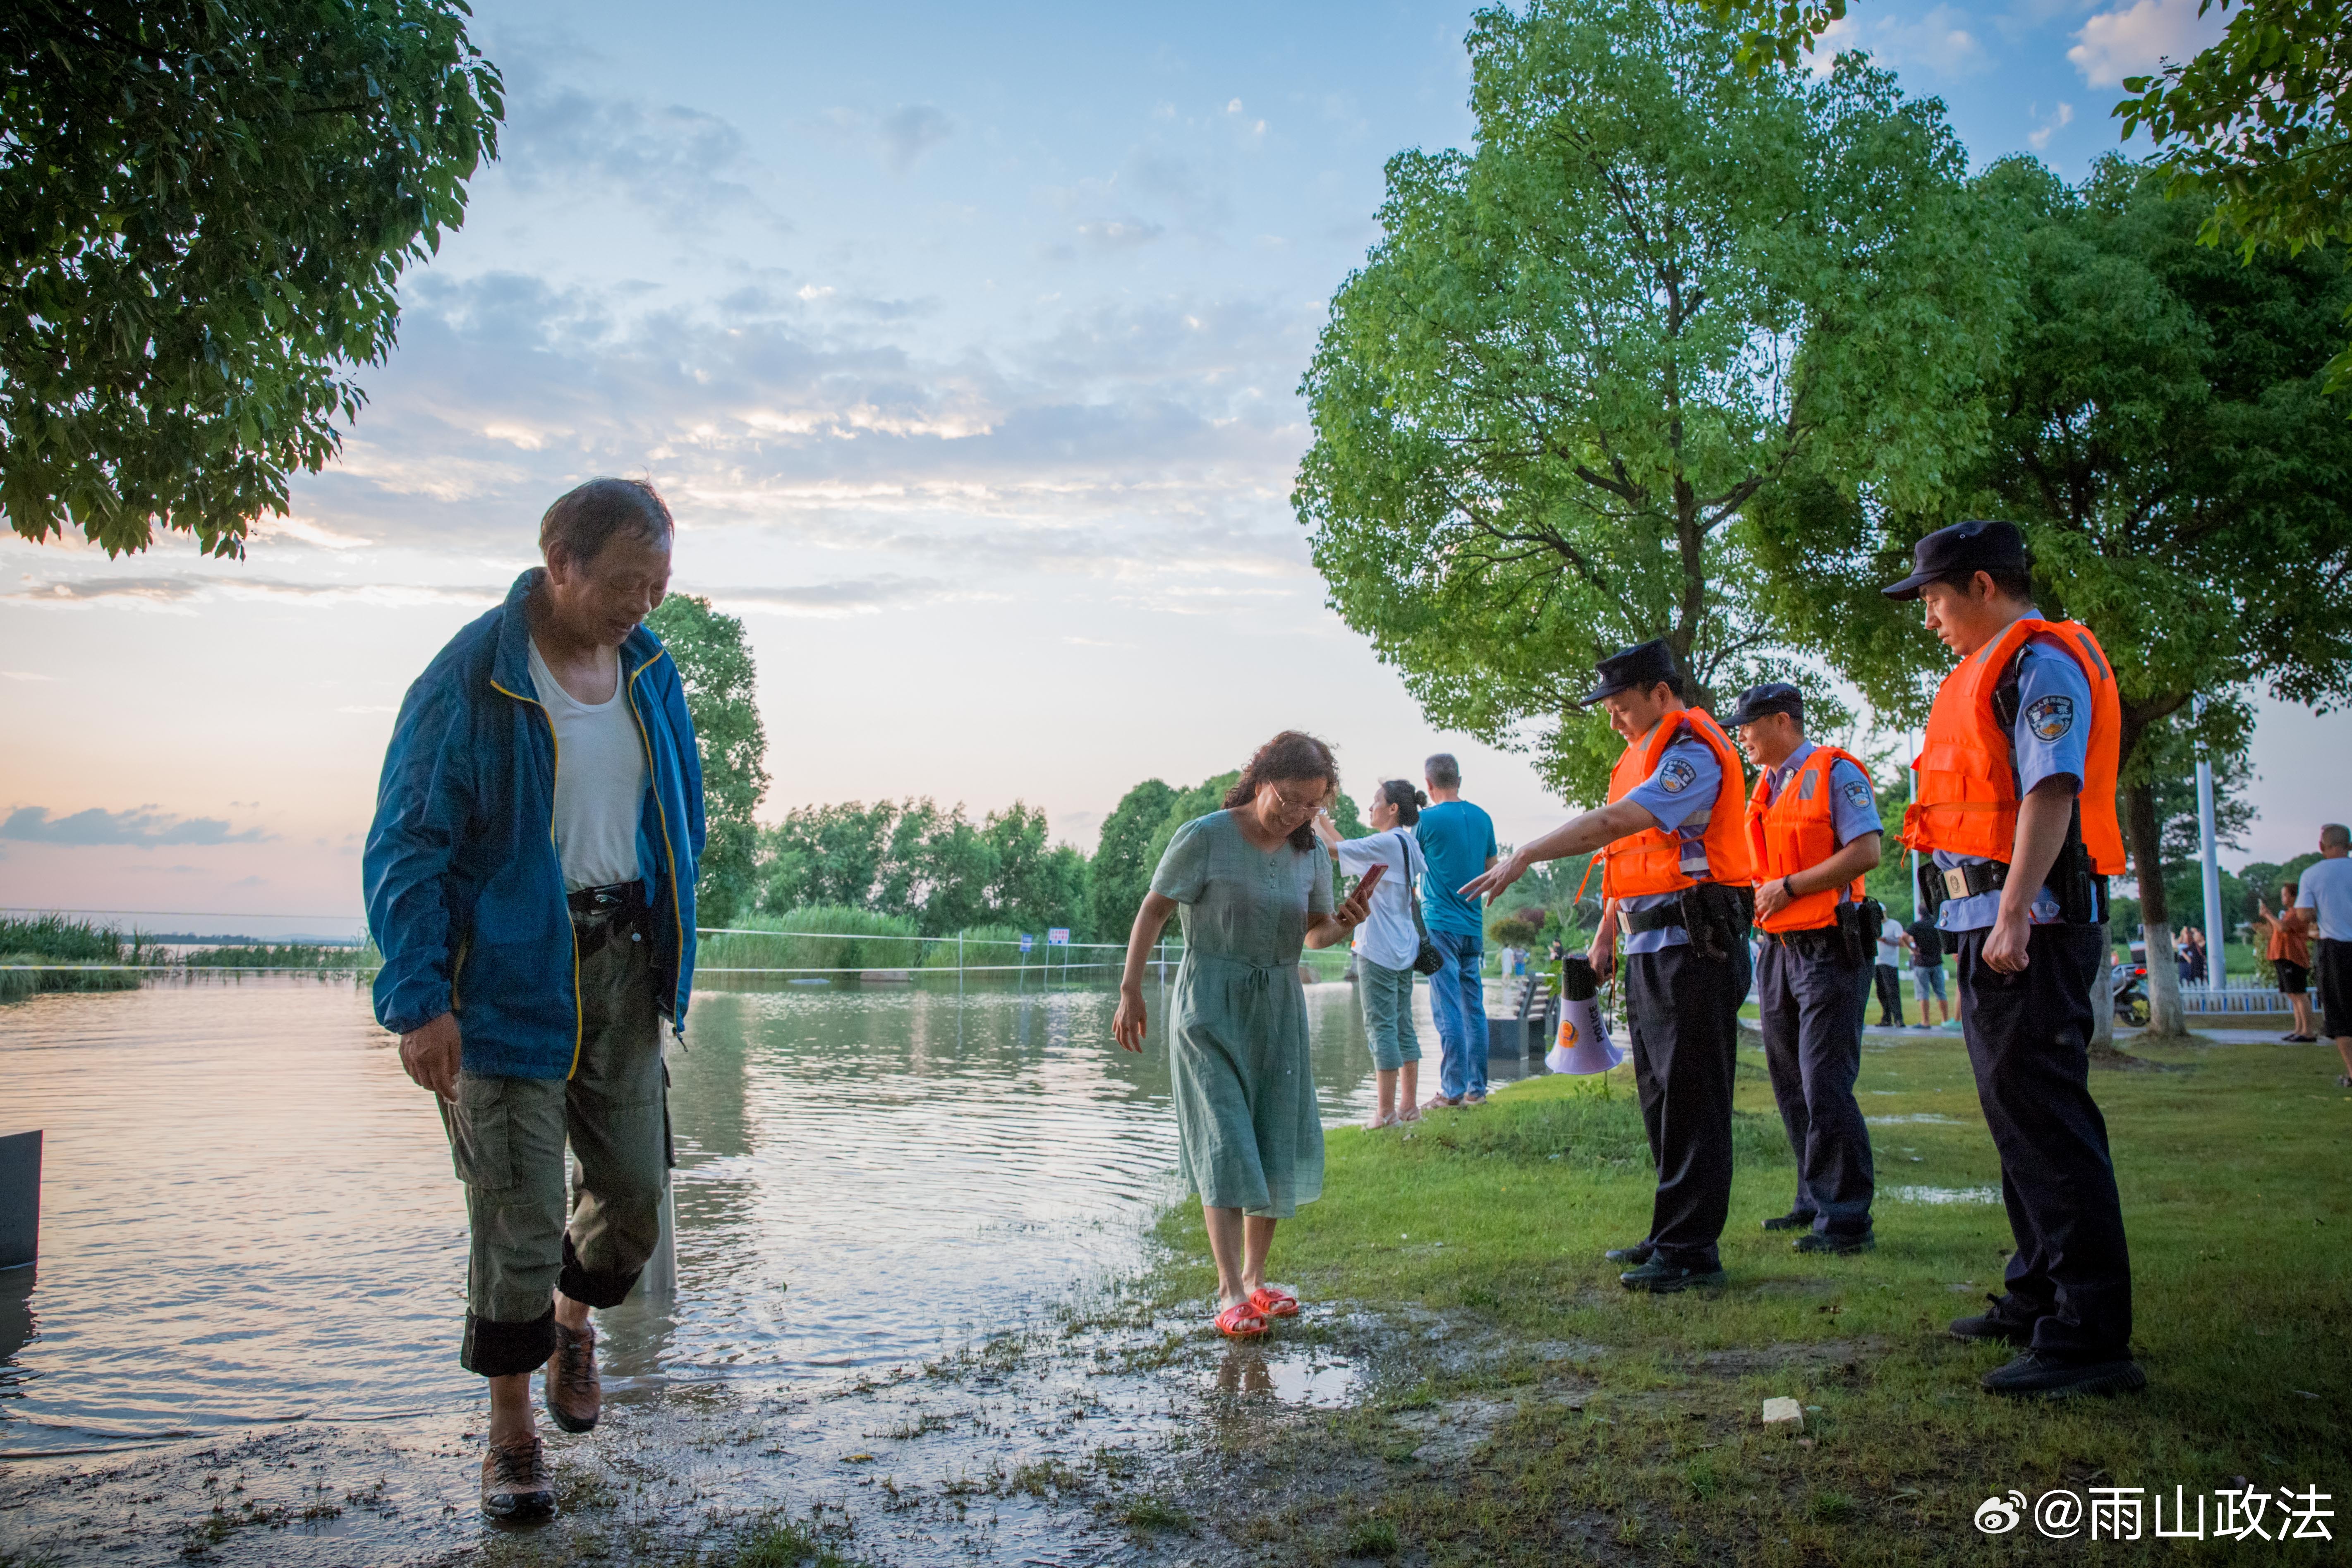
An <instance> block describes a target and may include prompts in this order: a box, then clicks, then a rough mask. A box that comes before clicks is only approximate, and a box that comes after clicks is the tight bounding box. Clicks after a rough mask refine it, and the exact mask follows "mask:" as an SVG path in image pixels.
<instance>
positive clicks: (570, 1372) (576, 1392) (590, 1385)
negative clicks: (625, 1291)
mask: <svg viewBox="0 0 2352 1568" xmlns="http://www.w3.org/2000/svg"><path fill="white" fill-rule="evenodd" d="M603 1412H604V1384H601V1383H599V1382H598V1381H597V1379H596V1331H595V1330H594V1329H593V1327H592V1328H586V1329H583V1330H581V1331H579V1332H578V1333H573V1332H572V1331H571V1330H570V1329H567V1328H565V1327H564V1326H563V1325H562V1323H561V1322H558V1323H557V1324H556V1325H555V1353H554V1354H553V1355H551V1356H550V1357H548V1358H547V1413H548V1414H549V1415H552V1416H554V1417H555V1424H556V1425H557V1426H561V1427H562V1428H563V1429H564V1430H565V1431H566V1432H593V1431H594V1430H595V1429H596V1417H597V1416H598V1415H601V1414H603Z"/></svg>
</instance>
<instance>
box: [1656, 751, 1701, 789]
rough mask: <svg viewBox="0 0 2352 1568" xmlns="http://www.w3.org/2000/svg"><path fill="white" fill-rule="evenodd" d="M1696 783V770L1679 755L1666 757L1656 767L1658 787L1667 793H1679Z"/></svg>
mask: <svg viewBox="0 0 2352 1568" xmlns="http://www.w3.org/2000/svg"><path fill="white" fill-rule="evenodd" d="M1696 783H1698V770H1697V769H1696V768H1695V767H1693V766H1691V765H1690V764H1689V763H1686V762H1685V761H1683V760H1682V759H1681V758H1680V757H1668V758H1667V759H1666V760H1665V763H1664V764H1663V765H1662V766H1661V767H1660V768H1659V769H1658V787H1659V788H1660V789H1662V790H1664V791H1665V792H1666V793H1667V794H1668V795H1680V794H1682V792H1683V791H1685V790H1686V789H1688V788H1690V786H1691V785H1693V784H1696Z"/></svg>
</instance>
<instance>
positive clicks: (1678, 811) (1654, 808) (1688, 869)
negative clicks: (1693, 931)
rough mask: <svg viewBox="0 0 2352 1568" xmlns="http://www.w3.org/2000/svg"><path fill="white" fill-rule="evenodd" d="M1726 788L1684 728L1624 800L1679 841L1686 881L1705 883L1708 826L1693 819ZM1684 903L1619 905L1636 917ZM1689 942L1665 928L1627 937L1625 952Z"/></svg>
mask: <svg viewBox="0 0 2352 1568" xmlns="http://www.w3.org/2000/svg"><path fill="white" fill-rule="evenodd" d="M1722 783H1723V769H1722V768H1721V767H1720V766H1719V765H1717V763H1716V760H1715V752H1714V750H1713V749H1712V748H1711V747H1709V746H1708V745H1707V743H1706V742H1705V741H1702V740H1700V739H1699V738H1698V737H1697V736H1696V735H1694V734H1692V733H1691V732H1690V731H1689V730H1688V729H1687V728H1686V729H1685V730H1684V731H1683V732H1682V733H1681V734H1680V735H1678V736H1676V737H1675V740H1674V742H1672V743H1671V744H1669V745H1668V746H1667V747H1666V749H1665V752H1664V754H1663V755H1661V756H1660V757H1659V758H1658V765H1657V767H1656V768H1655V769H1654V770H1653V771H1652V772H1651V773H1650V776H1649V777H1648V778H1645V779H1643V781H1642V782H1641V783H1640V784H1635V785H1634V786H1633V788H1632V789H1629V790H1627V791H1626V792H1625V794H1624V795H1622V797H1621V798H1622V799H1625V800H1630V801H1632V802H1633V803H1634V804H1635V805H1639V806H1641V807H1642V808H1643V810H1645V811H1647V812H1648V813H1649V814H1650V815H1651V816H1654V817H1656V818H1657V819H1658V826H1660V827H1662V828H1664V830H1665V831H1667V832H1668V833H1672V834H1675V836H1676V837H1679V838H1681V840H1682V847H1683V861H1682V864H1683V873H1684V875H1685V876H1688V877H1691V878H1693V879H1697V880H1700V881H1704V880H1706V850H1705V849H1704V848H1703V847H1701V845H1700V842H1699V841H1700V839H1701V838H1703V837H1705V836H1706V823H1705V822H1693V821H1691V818H1692V817H1694V816H1697V815H1699V814H1701V813H1704V812H1706V808H1707V807H1708V806H1709V805H1712V804H1714V802H1715V801H1716V798H1717V793H1718V790H1719V787H1720V786H1721V784H1722ZM1733 798H1734V799H1735V800H1736V799H1737V798H1738V797H1737V796H1736V795H1735V796H1734V797H1733ZM1681 899H1682V895H1681V894H1680V893H1639V894H1635V895H1634V896H1633V897H1632V898H1626V899H1620V900H1617V907H1618V908H1619V909H1620V910H1623V911H1624V912H1626V913H1628V914H1638V913H1640V912H1641V911H1642V910H1654V909H1659V908H1662V907H1663V906H1664V905H1667V904H1671V903H1677V902H1679V901H1680V900H1681ZM1689 941H1690V933H1689V932H1688V931H1685V930H1683V928H1682V927H1680V926H1664V927H1661V928H1660V929H1658V930H1656V931H1635V932H1633V934H1632V935H1630V936H1628V937H1626V938H1625V952H1627V953H1629V954H1630V953H1636V952H1657V951H1658V950H1659V949H1660V948H1665V947H1680V946H1682V945H1683V944H1685V942H1689Z"/></svg>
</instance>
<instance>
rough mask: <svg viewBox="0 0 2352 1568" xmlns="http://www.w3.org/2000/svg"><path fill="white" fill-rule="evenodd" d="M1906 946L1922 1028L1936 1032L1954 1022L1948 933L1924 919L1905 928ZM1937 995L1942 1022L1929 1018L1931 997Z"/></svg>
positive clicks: (1904, 943) (1912, 986)
mask: <svg viewBox="0 0 2352 1568" xmlns="http://www.w3.org/2000/svg"><path fill="white" fill-rule="evenodd" d="M1903 945H1904V947H1905V949H1906V950H1907V951H1908V952H1910V954H1911V989H1912V991H1913V993H1914V994H1916V995H1917V996H1918V998H1919V1026H1920V1027H1921V1028H1923V1029H1928V1028H1933V1027H1934V1026H1936V1025H1937V1024H1938V1023H1944V1024H1948V1023H1950V1022H1951V1021H1952V1005H1951V1003H1950V1001H1949V1000H1948V999H1947V998H1946V996H1945V994H1944V933H1943V932H1942V931H1938V930H1937V928H1936V922H1935V921H1931V920H1929V919H1927V917H1926V916H1925V915H1922V916H1921V917H1920V918H1919V919H1917V920H1916V921H1912V922H1911V923H1910V924H1909V925H1907V926H1906V927H1904V928H1903ZM1930 991H1933V992H1934V993H1935V994H1936V1007H1937V1011H1938V1012H1939V1013H1941V1014H1942V1015H1943V1016H1941V1017H1940V1018H1930V1017H1928V1016H1927V993H1928V992H1930Z"/></svg>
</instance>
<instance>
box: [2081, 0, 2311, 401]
mask: <svg viewBox="0 0 2352 1568" xmlns="http://www.w3.org/2000/svg"><path fill="white" fill-rule="evenodd" d="M2213 5H2214V0H2198V6H2197V14H2198V15H2199V16H2203V15H2205V13H2206V12H2208V11H2210V10H2211V9H2212V8H2213ZM2229 6H2230V0H2221V7H2222V9H2224V10H2227V9H2228V8H2229ZM2347 86H2352V4H2347V0H2243V3H2242V4H2241V5H2239V6H2238V14H2237V15H2236V16H2231V18H2230V22H2229V26H2227V27H2225V28H2223V29H2222V32H2221V37H2220V38H2219V39H2218V40H2217V41H2215V42H2214V43H2213V44H2211V45H2210V46H2209V47H2206V48H2205V49H2203V50H2201V51H2200V53H2199V54H2198V55H2197V57H2196V58H2194V59H2190V60H2187V61H2181V62H2177V63H2172V62H2168V63H2167V64H2166V66H2165V68H2163V69H2162V70H2160V71H2158V72H2156V73H2155V74H2153V75H2150V76H2136V77H2126V79H2124V90H2125V91H2126V92H2129V93H2134V94H2137V96H2136V97H2132V98H2126V99H2125V100H2123V101H2122V102H2120V103H2118V104H2116V109H2115V112H2116V115H2117V116H2118V117H2119V118H2121V119H2122V121H2123V122H2124V137H2125V139H2126V141H2128V140H2129V139H2130V137H2131V134H2132V132H2134V131H2135V130H2137V129H2138V128H2139V127H2141V126H2146V127H2147V132H2148V134H2149V136H2150V137H2152V138H2153V139H2154V140H2155V142H2156V143H2157V145H2158V155H2159V157H2160V158H2161V159H2162V161H2163V163H2164V166H2165V168H2166V169H2167V170H2168V172H2169V174H2171V176H2172V184H2171V190H2172V194H2173V195H2176V196H2195V197H2198V198H2200V199H2201V201H2202V202H2203V204H2204V205H2205V207H2206V211H2207V216H2206V218H2205V225H2204V228H2203V230H2202V231H2201V237H2202V238H2203V239H2204V240H2205V241H2206V243H2208V244H2219V243H2220V242H2221V240H2222V239H2223V238H2224V237H2227V238H2230V239H2233V240H2235V241H2236V242H2237V244H2238V247H2239V248H2240V251H2241V253H2242V255H2243V256H2244V257H2246V258H2252V256H2253V254H2254V253H2255V252H2256V251H2257V250H2263V249H2274V250H2284V251H2285V252H2286V253H2287V254H2288V255H2290V256H2293V255H2296V254H2299V253H2300V252H2301V251H2302V250H2303V249H2304V247H2305V246H2324V245H2326V243H2327V242H2328V241H2329V240H2331V239H2332V240H2336V241H2338V242H2352V134H2347V132H2346V130H2345V126H2344V121H2343V101H2344V95H2345V92H2346V89H2347ZM2327 388H2328V390H2329V391H2330V392H2338V393H2340V392H2343V391H2346V390H2347V389H2352V346H2347V347H2346V348H2345V349H2344V350H2343V352H2342V353H2338V354H2337V355H2336V357H2335V358H2334V359H2333V360H2331V361H2329V362H2328V365H2327Z"/></svg>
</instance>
